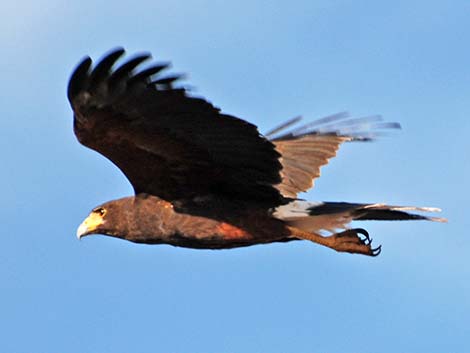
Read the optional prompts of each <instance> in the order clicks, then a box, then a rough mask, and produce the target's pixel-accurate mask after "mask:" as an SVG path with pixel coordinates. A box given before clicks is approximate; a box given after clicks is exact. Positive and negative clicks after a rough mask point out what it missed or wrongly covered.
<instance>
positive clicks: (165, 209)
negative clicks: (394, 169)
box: [67, 48, 445, 256]
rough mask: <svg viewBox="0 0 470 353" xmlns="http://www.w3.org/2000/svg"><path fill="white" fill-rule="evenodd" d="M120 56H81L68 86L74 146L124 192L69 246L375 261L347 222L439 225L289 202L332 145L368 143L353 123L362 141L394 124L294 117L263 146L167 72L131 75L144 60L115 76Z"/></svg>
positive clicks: (401, 215) (343, 206) (382, 208)
mask: <svg viewBox="0 0 470 353" xmlns="http://www.w3.org/2000/svg"><path fill="white" fill-rule="evenodd" d="M124 53H125V51H124V49H122V48H117V49H114V50H112V51H110V52H108V53H107V54H106V55H105V56H104V57H103V58H102V59H101V60H100V61H99V62H98V63H97V64H96V65H94V66H93V67H92V60H91V59H90V58H89V57H86V58H85V59H83V60H82V61H81V62H80V63H79V64H78V66H77V67H76V69H75V70H74V72H73V73H72V75H71V78H70V81H69V84H68V92H67V93H68V99H69V101H70V104H71V106H72V109H73V113H74V121H73V126H74V132H75V135H76V136H77V138H78V140H79V141H80V143H82V144H83V145H85V146H87V147H89V148H91V149H93V150H95V151H97V152H99V153H101V154H102V155H104V156H106V157H107V158H108V159H109V160H111V161H112V162H113V163H114V164H115V165H116V166H117V167H118V168H119V169H120V170H121V171H122V172H123V173H124V174H125V175H126V177H127V178H128V179H129V181H130V183H131V184H132V186H133V189H134V192H135V195H134V196H129V197H124V198H121V199H118V200H113V201H109V202H106V203H104V204H102V205H101V206H98V207H96V208H94V209H93V210H92V211H91V213H90V214H89V216H88V217H87V218H86V219H85V220H84V221H83V223H82V224H81V225H80V226H79V228H78V230H77V236H78V238H82V237H84V236H86V235H89V234H104V235H108V236H112V237H116V238H121V239H125V240H129V241H132V242H136V243H146V244H170V245H174V246H182V247H189V248H198V249H227V248H235V247H241V246H249V245H255V244H266V243H273V242H287V241H292V240H310V241H313V242H315V243H318V244H321V245H324V246H327V247H329V248H332V249H334V250H336V251H339V252H349V253H358V254H364V255H370V256H376V255H378V254H379V253H380V251H381V247H380V246H379V247H376V248H374V247H372V245H371V239H370V237H369V234H368V233H367V231H366V230H364V229H361V228H350V227H349V225H350V223H351V221H354V220H431V221H445V219H443V218H437V217H429V216H424V215H421V214H416V213H410V212H409V211H421V212H435V211H439V209H437V208H420V207H403V206H390V205H385V204H377V203H376V204H365V203H347V202H307V201H303V200H300V199H298V198H297V194H298V193H299V192H302V191H306V190H308V189H309V188H311V187H312V186H313V180H314V179H315V178H317V177H318V176H319V175H320V167H321V166H323V165H325V164H327V163H328V160H329V159H330V158H332V157H334V156H335V155H336V152H337V150H338V148H339V146H340V145H341V144H342V143H343V142H347V141H358V140H359V141H361V140H369V139H370V136H368V134H367V132H366V133H365V134H364V133H361V131H360V127H361V126H363V123H364V121H365V122H366V123H368V124H369V125H370V124H371V123H372V131H374V130H376V129H380V128H395V127H398V125H397V124H393V123H392V124H386V123H380V122H377V121H375V120H376V119H374V118H369V119H352V118H349V117H348V116H347V115H346V114H336V115H333V116H330V117H326V118H323V119H319V120H317V121H314V122H312V123H309V124H304V125H300V124H299V120H300V118H295V119H292V120H290V121H288V122H287V123H285V124H283V125H281V126H279V127H278V128H276V129H273V130H272V131H271V132H269V133H267V134H266V135H264V136H263V135H262V134H260V133H259V131H258V129H257V127H256V126H255V125H253V124H251V123H249V122H247V121H244V120H242V119H239V118H236V117H234V116H231V115H227V114H224V113H222V112H221V111H220V109H218V108H216V107H214V106H213V105H212V104H211V103H209V102H208V101H206V100H205V99H202V98H198V97H195V96H193V95H191V94H190V93H189V92H188V90H187V89H185V88H183V87H179V86H177V85H175V82H176V81H177V80H178V79H179V78H180V76H178V75H162V72H163V71H164V70H165V69H167V68H168V66H169V64H168V63H156V64H152V65H150V66H147V67H145V68H144V69H140V67H141V64H142V63H143V62H144V61H146V60H148V59H150V57H151V56H150V54H140V55H135V56H133V57H132V58H131V59H129V60H127V61H126V62H124V63H123V64H121V65H119V66H118V67H117V68H114V67H115V66H116V65H115V64H116V62H117V61H118V60H119V59H120V58H121V56H123V54H124Z"/></svg>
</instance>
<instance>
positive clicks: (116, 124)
mask: <svg viewBox="0 0 470 353" xmlns="http://www.w3.org/2000/svg"><path fill="white" fill-rule="evenodd" d="M123 54H124V50H123V49H121V48H119V49H116V50H114V51H112V52H110V53H108V54H107V55H106V56H105V57H104V58H103V59H102V60H101V61H100V62H99V63H98V64H96V65H95V66H94V67H93V68H91V66H92V61H91V59H90V58H89V57H87V58H85V59H84V60H83V61H82V62H81V63H80V64H79V65H78V66H77V68H76V69H75V71H74V72H73V74H72V76H71V78H70V82H69V85H68V98H69V100H70V103H71V106H72V109H73V111H74V131H75V134H76V136H77V138H78V140H79V141H80V142H81V143H82V144H83V145H85V146H87V147H89V148H92V149H94V150H96V151H98V152H99V153H101V154H103V155H104V156H106V157H107V158H109V159H110V160H111V161H112V162H114V163H115V164H116V165H117V166H118V167H119V168H120V169H121V170H122V171H123V172H124V174H125V175H126V176H127V178H128V179H129V181H130V182H131V184H132V186H133V188H134V191H135V192H136V193H148V194H153V195H157V196H159V197H161V198H164V199H166V200H169V201H171V200H184V199H191V198H195V197H204V196H206V195H213V194H217V193H218V194H224V195H229V196H230V197H232V198H234V199H239V200H248V199H249V200H251V199H255V200H257V201H264V202H265V203H266V205H267V206H269V205H272V206H275V205H277V204H278V203H279V202H280V200H282V196H281V194H280V192H279V190H278V189H277V188H275V187H274V186H273V185H275V184H278V183H279V182H280V181H281V177H280V169H281V164H280V162H279V153H278V152H277V151H276V149H275V147H274V145H273V143H272V142H270V141H269V140H268V139H266V138H264V137H262V136H261V135H260V133H259V132H258V130H257V127H256V126H255V125H252V124H250V123H248V122H246V121H244V120H241V119H238V118H235V117H233V116H229V115H226V114H222V113H221V112H220V110H219V109H217V108H215V107H214V106H213V105H212V104H210V103H209V102H207V101H205V100H204V99H201V98H195V97H191V96H189V95H188V93H187V91H186V90H185V89H183V88H176V87H175V86H174V85H173V83H174V81H176V80H177V79H178V76H161V75H160V71H162V70H164V69H165V68H167V66H168V64H157V65H153V66H150V67H148V68H147V69H144V70H141V71H136V70H135V69H136V68H137V66H139V65H140V64H141V63H142V62H143V61H145V60H147V59H149V58H150V55H149V54H143V55H138V56H135V57H133V58H131V59H130V60H128V61H127V62H125V63H124V64H122V65H121V66H119V67H118V68H117V69H113V66H114V64H115V62H116V61H117V60H118V59H119V58H120V57H121V56H122V55H123Z"/></svg>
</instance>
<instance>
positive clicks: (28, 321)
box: [0, 0, 470, 353]
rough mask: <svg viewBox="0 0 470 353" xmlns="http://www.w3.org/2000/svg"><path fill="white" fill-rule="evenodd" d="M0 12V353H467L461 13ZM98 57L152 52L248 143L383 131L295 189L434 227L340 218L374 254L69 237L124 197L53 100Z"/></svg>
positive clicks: (467, 9) (468, 107)
mask: <svg viewBox="0 0 470 353" xmlns="http://www.w3.org/2000/svg"><path fill="white" fill-rule="evenodd" d="M0 13H1V15H2V21H0V40H1V43H2V55H1V56H0V64H1V67H2V69H1V72H2V78H1V87H0V111H1V117H0V128H1V133H2V138H1V139H0V146H1V151H2V158H1V159H2V167H1V170H2V173H1V175H0V181H1V185H2V195H1V197H0V209H1V212H0V221H1V225H2V231H1V245H0V249H1V254H0V299H1V300H0V351H2V352H9V353H16V352H25V353H29V352H48V353H54V352H67V353H74V352H77V353H78V352H80V353H84V352H91V353H94V352H96V353H108V352H109V353H127V352H133V353H139V352H177V353H179V352H192V353H197V352H200V353H212V352H213V353H220V352H222V353H224V352H227V353H231V352H253V353H259V352H280V353H281V352H296V353H301V352H351V353H355V352H468V351H469V349H470V348H469V347H470V343H469V337H470V319H469V317H470V266H469V261H470V260H469V254H470V234H468V226H469V225H470V224H469V220H468V212H469V211H468V199H469V196H470V195H469V192H468V187H467V185H468V180H469V176H470V175H469V174H470V157H469V155H470V142H469V137H468V136H469V134H470V99H469V98H470V46H469V44H468V39H469V38H470V25H469V23H470V22H469V16H470V2H468V1H466V0H461V1H458V0H456V1H393V2H392V1H389V2H385V1H379V2H378V1H347V0H342V1H340V0H337V1H335V0H323V1H316V0H314V1H306V0H290V1H278V2H275V1H256V2H252V1H248V0H239V1H231V2H227V1H209V0H197V1H183V0H173V1H156V0H151V1H150V0H149V1H133V2H124V1H109V0H101V1H100V0H82V1H61V0H44V1H35V0H17V1H14V2H8V1H3V2H1V3H0ZM117 45H122V46H124V47H125V48H126V49H127V50H128V51H129V52H130V53H133V52H135V51H142V50H148V51H151V52H152V53H153V55H154V57H155V58H156V59H159V60H171V61H172V62H173V67H174V70H175V71H177V72H185V73H188V83H189V84H191V85H192V86H195V87H196V88H197V94H200V95H203V96H204V97H206V98H208V99H209V100H210V101H212V102H213V103H214V104H216V105H217V106H220V107H221V108H222V109H223V111H225V112H227V113H230V114H233V115H237V116H239V117H242V118H244V119H247V120H250V121H251V122H254V123H256V124H257V125H258V126H259V127H260V129H261V131H266V130H268V129H269V128H270V127H272V126H274V125H276V124H278V123H280V122H281V121H283V120H285V119H287V118H290V117H293V116H296V115H299V114H301V115H303V116H304V117H305V118H306V119H314V118H318V117H321V116H324V115H328V114H332V113H336V112H339V111H343V110H348V111H350V112H351V113H353V114H355V115H358V116H364V115H370V114H376V113H380V114H382V115H383V116H384V117H385V118H386V119H387V120H388V121H399V122H400V123H401V124H402V126H403V130H401V131H398V132H394V133H392V134H391V135H389V136H387V137H384V138H382V139H381V140H379V141H377V142H374V143H355V144H348V145H345V146H343V147H342V149H341V151H340V153H339V156H338V157H337V158H336V159H334V160H333V161H332V162H331V163H330V165H328V166H327V167H326V168H324V169H323V170H322V178H321V179H320V180H319V181H317V183H316V188H315V189H314V190H312V191H310V192H309V193H308V194H306V195H304V196H305V197H306V198H308V199H312V200H328V201H351V202H388V203H391V204H404V205H419V206H437V207H441V208H442V209H443V210H444V211H443V214H442V215H443V216H445V217H448V218H449V220H450V222H449V223H448V224H439V223H431V222H402V223H399V222H397V223H392V222H376V223H374V222H371V223H359V224H357V225H358V226H362V227H365V228H367V229H368V230H369V231H370V233H371V235H372V237H373V238H374V242H375V244H382V245H383V251H382V254H381V255H380V256H379V257H377V258H368V257H364V256H359V255H349V254H339V253H336V252H334V251H331V250H329V249H326V248H322V247H320V246H317V245H315V244H311V243H308V242H296V243H292V244H277V245H265V246H256V247H251V248H245V249H238V250H229V251H201V250H189V249H180V248H174V247H170V246H145V245H136V244H132V243H129V242H125V241H122V240H118V239H112V238H109V237H102V236H92V237H88V238H85V239H83V240H82V241H78V240H77V239H76V237H75V231H76V228H77V226H78V225H79V223H80V222H81V221H82V220H83V218H84V217H85V216H86V215H87V214H88V212H89V211H90V210H91V209H92V208H93V207H94V206H96V205H99V204H101V203H102V202H104V201H108V200H111V199H115V198H119V197H122V196H126V195H129V194H131V192H132V189H131V187H130V184H129V183H128V181H127V180H126V179H125V177H124V176H123V175H122V174H121V172H120V171H119V170H117V168H115V167H114V166H113V165H112V164H111V163H110V162H109V161H107V160H106V159H105V158H104V157H102V156H100V155H98V154H97V153H95V152H93V151H91V150H88V149H86V148H85V147H83V146H81V145H80V144H79V143H78V142H77V141H76V139H75V137H74V135H73V132H72V113H71V110H70V107H69V104H68V101H67V99H66V94H65V90H66V84H67V80H68V78H69V75H70V73H71V70H72V69H73V67H74V66H75V65H76V63H77V62H78V61H79V60H80V59H81V58H82V57H83V56H84V55H87V54H88V55H91V56H92V57H93V58H95V59H96V58H98V57H99V56H101V55H102V54H103V53H104V52H105V51H107V50H108V49H110V48H112V47H114V46H117Z"/></svg>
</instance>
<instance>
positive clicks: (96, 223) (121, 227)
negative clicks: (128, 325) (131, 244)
mask: <svg viewBox="0 0 470 353" xmlns="http://www.w3.org/2000/svg"><path fill="white" fill-rule="evenodd" d="M125 201H126V200H125V199H121V200H114V201H110V202H107V203H104V204H102V205H100V206H97V207H95V208H94V209H93V210H92V211H91V212H90V214H89V215H88V217H87V218H85V220H84V221H83V222H82V224H80V226H79V227H78V229H77V238H78V239H81V238H82V237H84V236H86V235H90V234H103V235H109V236H113V237H117V238H125V234H126V233H127V231H128V225H127V217H126V216H127V215H126V213H127V212H126V211H127V209H128V207H126V203H127V202H125Z"/></svg>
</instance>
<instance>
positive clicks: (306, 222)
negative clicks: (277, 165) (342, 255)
mask: <svg viewBox="0 0 470 353" xmlns="http://www.w3.org/2000/svg"><path fill="white" fill-rule="evenodd" d="M409 211H414V212H440V211H441V210H440V209H439V208H435V207H414V206H391V205H386V204H382V203H374V204H367V203H347V202H317V203H315V202H307V201H299V200H296V201H293V202H290V203H288V204H287V205H283V206H280V207H278V208H276V209H275V211H274V213H273V216H274V217H276V218H278V219H281V220H283V221H285V222H286V223H287V224H288V225H289V226H292V227H296V228H299V229H302V230H304V231H307V232H318V231H327V232H332V233H336V232H337V231H338V230H341V229H348V228H349V223H350V222H351V221H355V220H380V221H407V220H428V221H434V222H447V220H446V219H445V218H440V217H430V216H425V215H422V214H418V213H410V212H409Z"/></svg>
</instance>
